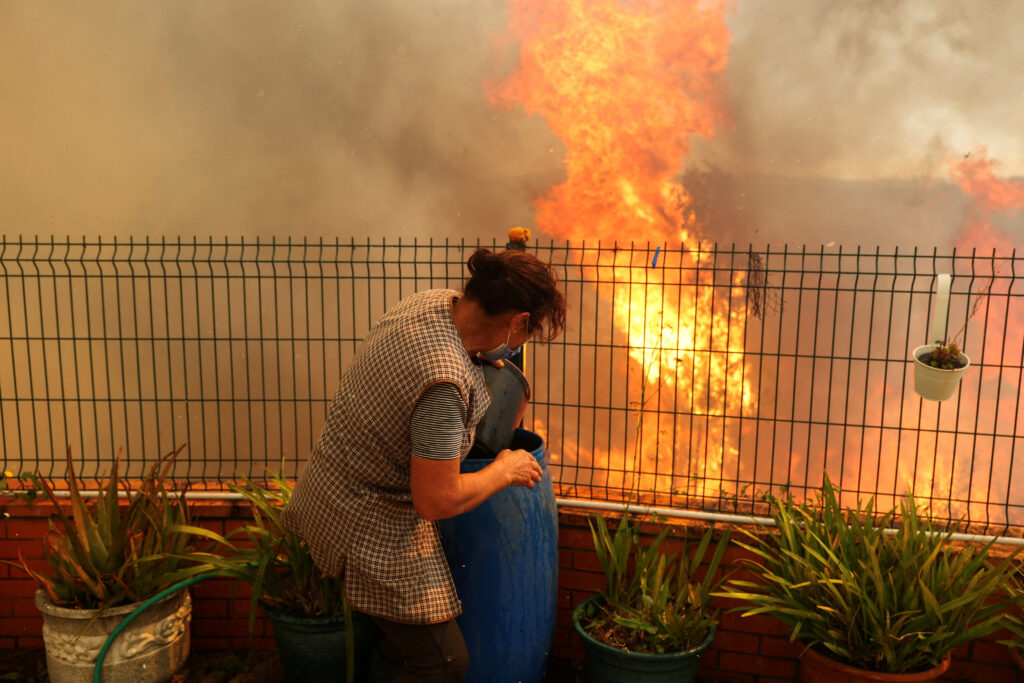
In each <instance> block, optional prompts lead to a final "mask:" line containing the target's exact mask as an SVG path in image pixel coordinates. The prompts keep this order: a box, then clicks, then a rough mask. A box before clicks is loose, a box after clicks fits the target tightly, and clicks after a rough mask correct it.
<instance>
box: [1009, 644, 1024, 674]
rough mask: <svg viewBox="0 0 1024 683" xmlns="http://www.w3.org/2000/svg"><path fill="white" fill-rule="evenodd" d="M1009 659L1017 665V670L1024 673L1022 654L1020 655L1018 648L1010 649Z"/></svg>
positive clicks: (1023, 656) (1023, 657) (1023, 654)
mask: <svg viewBox="0 0 1024 683" xmlns="http://www.w3.org/2000/svg"><path fill="white" fill-rule="evenodd" d="M1010 659H1012V660H1013V663H1014V664H1016V665H1017V668H1018V669H1019V670H1021V671H1024V653H1021V651H1020V648H1019V647H1011V648H1010Z"/></svg>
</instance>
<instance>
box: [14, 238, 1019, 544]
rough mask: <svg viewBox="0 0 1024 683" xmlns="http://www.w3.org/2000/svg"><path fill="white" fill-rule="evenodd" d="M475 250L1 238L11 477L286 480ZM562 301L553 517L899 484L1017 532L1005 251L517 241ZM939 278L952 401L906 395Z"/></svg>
mask: <svg viewBox="0 0 1024 683" xmlns="http://www.w3.org/2000/svg"><path fill="white" fill-rule="evenodd" d="M480 246H486V247H488V248H492V249H501V248H503V245H498V244H494V243H489V244H482V243H480V242H467V241H458V242H455V241H444V242H440V241H427V242H420V241H415V240H414V241H411V242H407V241H401V240H399V241H391V242H389V241H387V240H374V241H371V240H365V241H360V242H357V241H354V240H349V241H345V242H341V241H334V242H330V243H328V242H324V241H317V242H310V241H306V240H304V241H301V242H297V241H291V240H288V241H279V240H269V241H266V240H264V241H260V240H256V241H245V240H241V241H223V242H214V241H213V240H210V239H207V240H205V241H201V240H198V239H193V240H191V241H182V240H176V241H173V242H171V241H166V240H160V241H151V240H143V241H128V242H124V241H120V242H119V241H117V240H114V241H102V240H101V241H84V240H83V241H79V242H71V241H70V240H65V241H58V240H53V239H50V240H41V239H38V238H29V239H14V240H12V239H9V238H3V239H2V241H0V276H2V277H0V279H2V291H0V301H3V302H4V303H5V308H6V310H5V311H4V312H3V313H2V314H0V350H2V351H0V427H2V436H0V448H2V460H3V463H4V465H3V467H4V470H6V471H8V472H12V473H17V472H21V471H25V470H38V471H40V472H41V473H42V474H44V475H47V476H56V477H58V478H59V477H61V476H62V475H63V474H64V471H65V469H64V468H65V465H64V460H65V455H66V453H67V451H68V449H70V450H71V453H72V455H73V457H74V459H75V462H76V468H77V469H78V470H79V472H80V473H81V474H82V475H83V476H84V477H86V478H93V477H97V476H100V475H101V474H103V473H104V472H106V471H107V470H108V469H109V466H110V463H111V462H112V458H113V455H114V453H115V452H116V451H118V450H121V451H122V452H123V455H122V462H123V463H125V464H127V466H128V469H129V472H130V473H131V474H133V475H138V474H141V472H142V471H143V470H144V469H145V467H146V466H147V464H149V463H152V462H153V461H154V460H155V459H156V458H157V457H158V456H159V455H160V454H162V453H166V452H168V451H171V450H173V449H174V448H176V447H177V446H179V445H181V444H187V446H186V448H185V450H184V452H183V454H182V456H181V457H180V458H179V462H178V464H177V467H176V470H175V472H174V477H175V478H176V480H177V481H180V482H185V481H188V482H190V485H191V486H192V487H193V488H208V489H212V490H219V489H221V488H222V487H223V484H224V483H225V482H226V481H234V480H235V479H236V478H237V476H238V475H240V474H244V475H247V476H251V477H255V478H257V479H260V478H262V476H263V474H264V473H265V471H266V468H270V469H273V470H281V469H283V471H284V473H285V474H286V475H288V476H295V475H296V473H297V472H298V471H299V469H300V468H301V466H302V463H303V462H304V461H305V458H306V455H307V454H308V452H309V450H310V447H311V445H312V443H313V441H314V440H315V438H316V436H317V433H318V431H319V428H320V426H321V424H322V422H323V420H324V418H325V414H326V409H327V406H328V404H329V401H330V398H331V396H332V394H333V392H334V389H335V387H336V384H337V381H338V378H339V377H340V375H341V373H342V371H343V370H344V368H345V367H346V366H347V364H348V362H349V361H350V360H351V358H352V356H353V354H354V353H355V352H356V350H357V349H358V348H359V344H360V340H361V339H362V338H363V336H364V335H365V334H366V333H367V331H368V330H369V329H370V326H371V325H372V324H373V322H374V320H375V319H377V318H378V317H379V316H380V315H381V314H383V313H384V312H385V311H386V310H387V309H388V308H389V307H390V306H392V305H393V304H395V303H396V302H398V301H399V300H400V299H402V298H403V297H405V296H408V295H409V294H412V293H413V292H416V291H419V290H422V289H428V288H437V287H448V288H453V289H459V288H461V285H462V282H463V280H464V278H465V275H466V273H465V261H466V259H467V258H468V257H469V255H470V254H471V253H472V251H473V250H474V249H476V248H478V247H480ZM529 249H530V250H531V251H532V252H533V253H535V254H536V255H537V256H538V257H540V258H541V259H543V260H545V261H549V262H551V263H552V264H553V265H554V267H555V268H556V270H557V272H558V274H559V277H560V278H561V281H562V286H563V289H564V292H565V295H566V300H567V303H568V305H569V311H568V326H567V329H566V332H565V334H564V335H563V336H562V337H560V338H559V339H556V340H555V341H553V342H549V343H538V342H532V343H530V344H529V345H528V347H527V352H526V357H525V371H526V375H527V377H528V379H529V380H530V383H531V385H532V388H533V397H532V402H531V405H530V407H529V409H528V411H527V414H526V417H525V420H524V426H525V427H527V428H528V429H531V430H533V431H536V432H537V433H538V434H540V435H541V436H543V437H544V439H545V440H546V442H547V445H548V448H549V449H550V451H551V454H552V458H551V465H550V468H551V471H552V476H553V478H554V481H555V486H556V491H557V493H558V494H559V495H560V496H563V497H571V498H586V499H593V500H606V501H624V500H629V501H638V502H643V503H651V504H657V505H662V506H669V507H675V508H682V509H696V510H713V511H720V512H735V513H739V514H749V513H756V512H763V511H764V506H763V503H762V502H761V500H762V494H763V493H765V492H772V493H778V492H779V491H781V490H783V489H784V488H788V490H789V491H791V492H793V493H794V495H796V496H797V497H805V496H808V495H812V494H813V493H814V492H815V490H816V489H817V488H818V487H819V486H820V485H821V482H822V479H823V473H825V472H827V473H828V474H829V476H830V477H831V478H832V480H833V481H835V482H837V483H839V484H840V485H841V487H842V489H843V495H844V496H845V497H846V501H844V502H847V503H850V504H852V503H853V502H855V500H856V499H858V498H861V499H863V498H866V497H868V496H874V497H875V498H876V502H877V504H878V505H880V506H889V505H891V504H893V503H894V502H895V501H896V498H897V497H898V496H900V495H902V494H904V493H906V492H908V491H913V492H914V494H915V495H916V496H917V498H918V501H919V502H920V503H921V504H923V505H925V506H926V507H927V508H928V509H929V511H930V513H931V515H932V516H933V519H934V520H936V521H937V522H938V523H939V524H941V525H944V526H947V527H949V528H954V527H955V528H959V529H965V530H972V531H977V532H980V533H995V534H999V535H1013V536H1020V535H1022V532H1024V478H1022V477H1024V474H1022V473H1021V472H1020V469H1021V468H1014V462H1013V461H1014V455H1015V454H1016V452H1017V449H1018V448H1020V447H1022V446H1024V416H1022V411H1021V383H1022V381H1021V380H1022V373H1024V294H1022V292H1021V283H1020V280H1019V278H1018V275H1017V271H1018V270H1021V269H1022V266H1024V257H1022V256H1018V255H1017V253H1016V252H1013V253H1011V254H999V253H987V254H980V253H973V252H971V253H967V252H963V251H955V250H953V251H947V252H940V251H938V250H936V249H932V250H930V251H924V250H913V251H899V250H894V251H889V252H881V251H880V250H879V249H874V250H869V249H864V248H857V249H854V250H852V251H851V250H844V249H842V248H818V249H809V248H807V247H790V246H785V245H784V246H781V247H765V248H760V249H754V248H753V247H736V246H735V245H732V246H723V245H716V244H709V243H694V244H686V245H654V244H633V243H621V242H620V243H614V244H601V243H581V244H575V243H573V244H570V243H557V242H548V243H546V244H531V245H530V247H529ZM939 273H950V274H952V296H951V302H950V309H949V315H948V321H947V325H946V336H947V337H948V338H949V339H953V338H956V339H957V340H958V341H960V342H961V343H962V345H963V348H964V350H965V352H966V353H967V355H968V356H970V358H971V366H970V368H969V369H968V372H967V373H966V375H965V377H964V379H963V381H962V383H961V386H960V388H959V390H958V391H957V393H956V394H955V395H954V397H953V398H952V399H951V400H949V401H945V402H941V403H937V402H933V401H925V400H922V399H921V398H920V397H918V396H917V395H916V394H915V392H914V388H913V383H914V379H913V363H912V360H911V358H910V353H911V350H912V349H914V348H915V347H917V346H920V345H923V344H925V343H927V342H928V341H930V340H928V339H927V336H928V326H929V323H930V320H931V315H932V308H933V306H934V304H935V301H934V300H935V297H934V296H933V291H934V289H935V284H936V276H937V274H939Z"/></svg>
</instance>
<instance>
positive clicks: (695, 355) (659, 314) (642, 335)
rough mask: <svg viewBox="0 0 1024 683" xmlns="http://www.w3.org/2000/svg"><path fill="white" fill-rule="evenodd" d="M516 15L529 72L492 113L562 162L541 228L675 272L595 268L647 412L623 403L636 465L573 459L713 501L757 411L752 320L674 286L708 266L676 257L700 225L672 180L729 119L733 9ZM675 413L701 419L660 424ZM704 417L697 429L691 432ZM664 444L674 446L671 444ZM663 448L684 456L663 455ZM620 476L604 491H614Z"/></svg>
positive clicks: (522, 69)
mask: <svg viewBox="0 0 1024 683" xmlns="http://www.w3.org/2000/svg"><path fill="white" fill-rule="evenodd" d="M511 6H512V16H511V19H510V23H509V26H510V31H511V33H512V35H513V37H514V38H515V39H517V40H518V41H519V43H520V45H521V47H520V62H521V63H520V66H519V68H518V70H517V71H516V72H515V73H514V74H512V75H511V76H510V77H509V78H508V79H507V80H505V81H504V82H502V83H500V84H498V85H496V86H495V87H494V88H492V91H491V95H492V98H493V100H494V102H495V103H496V104H500V105H505V106H522V107H524V108H525V109H526V111H527V112H529V113H530V114H540V115H542V116H544V117H545V119H546V120H547V122H548V124H549V126H550V127H551V130H552V131H553V132H554V133H555V134H556V135H557V136H558V137H559V138H560V139H561V140H562V141H563V143H564V144H565V147H566V156H565V168H566V180H565V182H564V183H561V184H559V185H557V186H555V187H552V188H551V189H550V190H549V191H548V193H547V194H546V195H545V196H544V197H542V198H540V199H539V200H537V202H536V204H535V206H536V209H537V217H536V221H537V226H538V227H539V228H540V229H541V230H543V231H544V232H545V233H547V234H548V235H550V236H552V237H557V238H565V239H570V240H573V241H577V242H578V241H583V240H587V241H591V242H593V241H595V240H600V241H602V242H604V243H605V244H608V243H612V242H616V241H624V240H626V239H628V240H631V241H634V242H637V241H639V242H641V243H643V242H648V243H651V242H653V243H656V244H659V245H665V246H666V247H667V249H666V251H665V252H664V253H663V258H665V259H675V261H676V262H675V263H674V264H673V265H675V266H677V267H676V268H675V269H671V268H669V269H666V268H664V267H662V268H655V267H653V265H654V264H652V263H647V262H646V257H649V255H647V254H646V253H644V257H645V262H643V263H637V262H632V263H628V262H627V263H624V262H623V259H622V258H621V254H620V253H613V252H605V253H602V255H601V259H600V260H599V262H598V263H597V264H595V267H596V268H599V269H601V270H602V272H601V274H600V276H599V277H598V278H597V279H598V281H602V282H605V283H607V284H603V285H601V286H600V288H599V292H600V295H601V296H602V297H603V298H604V299H605V300H612V301H613V302H614V306H613V310H614V311H615V325H616V327H617V328H618V329H621V330H625V331H626V332H627V335H628V346H629V349H630V351H629V355H630V357H631V358H632V360H633V363H634V368H635V369H637V374H638V376H639V382H638V384H639V385H640V391H639V397H638V398H635V399H633V400H630V398H629V397H628V396H627V397H625V399H624V400H625V401H626V402H627V403H628V404H629V407H630V409H631V410H633V412H635V414H636V415H637V421H636V424H635V425H634V427H633V437H634V439H635V441H636V450H635V451H634V455H633V456H632V458H631V457H630V456H627V455H626V454H625V453H614V452H613V453H603V452H601V449H600V448H597V447H595V448H593V449H591V452H590V453H589V454H584V453H582V452H581V451H582V450H583V449H582V447H581V445H580V444H572V445H569V446H568V447H567V448H566V453H567V454H568V453H570V452H573V451H575V452H576V457H578V458H579V457H584V456H585V455H589V457H591V458H593V459H594V460H596V461H599V462H600V461H603V462H600V466H601V467H602V468H603V469H605V470H611V471H618V472H619V473H620V474H621V477H620V479H619V481H618V482H617V483H618V484H620V485H621V486H622V487H623V488H628V489H629V490H630V491H634V490H654V491H658V492H665V491H679V488H680V487H681V488H682V489H683V490H682V491H680V492H682V493H689V494H701V495H703V494H705V493H717V492H718V490H719V489H720V488H721V486H722V481H721V472H720V470H721V464H722V462H723V460H724V459H725V458H727V457H735V456H736V453H737V449H736V448H735V446H733V444H732V441H731V439H730V438H729V437H728V435H726V434H725V431H724V426H723V425H724V416H725V415H726V414H732V415H736V414H738V412H739V410H740V406H741V405H742V406H746V407H750V406H751V404H752V399H751V392H750V390H749V383H748V381H747V378H746V377H745V376H744V371H743V367H744V366H743V363H742V354H743V347H742V340H743V337H744V335H743V326H744V324H745V319H744V316H743V314H742V312H739V313H736V312H730V313H728V314H725V315H714V316H712V315H711V314H702V315H700V316H695V315H694V311H695V310H699V311H710V310H714V309H713V307H712V301H713V300H714V299H715V297H722V296H723V294H722V293H721V292H720V291H719V290H720V289H722V287H721V286H720V284H719V285H718V286H716V283H714V282H712V281H711V279H710V277H711V276H710V275H707V276H705V275H700V276H694V277H695V278H696V279H698V280H704V279H706V280H707V281H695V282H683V281H680V280H679V273H683V272H686V273H690V272H698V271H697V270H696V269H695V268H694V266H697V265H700V261H701V260H702V258H706V256H705V257H701V256H694V255H693V254H692V252H687V251H686V250H684V249H682V248H679V247H678V246H676V245H680V244H683V243H685V242H686V241H687V240H690V239H691V238H692V237H691V233H692V232H694V231H695V229H696V227H697V226H696V225H695V224H694V218H693V212H692V209H691V200H690V196H689V195H688V194H687V192H686V189H685V188H684V187H683V186H682V185H680V184H679V183H677V182H675V181H674V178H675V177H676V176H677V175H678V173H679V171H680V170H681V167H682V161H683V159H684V158H685V157H686V156H687V155H688V154H689V152H690V138H691V136H692V135H695V134H698V135H703V136H707V137H710V136H711V135H713V133H714V131H715V127H716V125H717V124H718V123H719V122H721V121H722V120H723V119H724V116H723V114H722V111H721V109H722V108H721V106H720V104H719V100H720V93H719V82H718V74H719V73H720V72H721V70H722V69H723V68H724V66H725V63H726V56H727V51H728V45H729V39H730V34H729V31H728V29H727V27H726V24H725V16H724V15H725V10H726V4H725V3H723V2H705V1H698V0H674V1H672V2H666V1H664V0H635V1H632V2H628V3H627V2H620V1H619V0H512V2H511ZM630 253H634V252H630ZM683 264H688V265H689V267H688V268H682V267H680V266H682V265H683ZM663 265H664V264H663ZM666 273H669V274H670V275H667V276H666V275H665V274H666ZM730 284H731V286H732V287H735V286H737V285H740V284H742V283H740V282H733V283H730ZM725 289H726V290H729V289H730V287H726V288H725ZM729 294H730V293H728V292H727V293H726V294H725V296H728V295H729ZM719 308H723V307H719ZM724 308H725V310H731V309H729V308H728V307H724ZM630 312H634V316H632V317H631V315H630ZM635 312H642V314H641V315H639V316H637V315H635ZM726 387H729V389H728V390H727V389H726ZM664 388H669V389H672V391H662V390H663V389H664ZM730 392H731V393H730ZM680 396H682V399H680ZM652 402H653V403H652ZM652 406H655V407H656V408H657V409H654V408H652ZM668 408H670V409H671V412H672V413H688V414H689V415H690V416H691V418H690V419H689V420H688V421H686V422H683V421H681V420H677V419H671V420H668V424H666V422H665V421H664V420H665V418H664V415H663V413H664V412H666V410H667V409H668ZM694 415H696V416H700V417H701V419H702V422H700V424H699V426H698V427H697V428H695V427H694V420H693V419H692V416H694ZM542 428H543V427H542ZM669 430H671V438H663V437H665V435H666V432H668V431H669ZM679 444H683V445H681V446H680V445H679ZM666 449H673V450H674V451H675V452H660V451H665V450H666ZM666 462H667V463H671V465H670V466H667V465H666ZM612 476H613V475H611V474H610V475H609V477H610V479H609V482H607V484H606V485H608V486H615V485H616V483H613V482H612V481H611V477H612ZM677 485H678V487H677Z"/></svg>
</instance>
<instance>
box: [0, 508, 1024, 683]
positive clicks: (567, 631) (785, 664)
mask: <svg viewBox="0 0 1024 683" xmlns="http://www.w3.org/2000/svg"><path fill="white" fill-rule="evenodd" d="M193 509H194V513H195V517H196V520H195V521H196V522H197V523H198V524H200V525H201V526H204V527H206V528H209V529H212V530H214V531H217V532H218V533H225V532H227V531H230V530H231V529H232V528H234V527H235V526H237V525H239V524H242V523H244V522H245V521H246V519H247V514H248V508H247V506H244V505H240V504H235V503H230V502H197V503H195V504H194V505H193ZM0 512H2V520H0V559H7V560H14V561H17V559H18V553H19V552H20V553H21V554H22V555H23V556H24V557H25V558H26V559H27V560H28V561H29V562H30V563H32V564H34V565H37V566H42V567H45V562H44V561H43V560H42V559H41V558H42V554H41V545H40V542H39V539H40V538H41V537H42V536H43V534H44V533H45V532H46V530H47V528H48V525H47V521H46V506H45V505H37V506H26V505H24V504H22V503H9V504H7V505H6V507H4V504H3V503H2V502H0ZM587 519H588V515H587V514H586V513H582V512H579V511H572V510H566V509H563V510H561V512H560V514H559V580H558V585H559V590H558V615H557V629H556V633H555V641H554V648H553V655H554V656H555V657H559V658H569V659H581V658H582V657H583V649H582V644H581V643H580V640H579V637H578V636H577V635H576V633H575V631H573V628H572V609H573V607H574V606H575V605H577V604H579V603H580V602H582V601H583V600H584V599H585V598H588V597H590V596H591V595H593V594H594V593H596V592H597V591H598V590H599V589H600V587H601V582H602V581H603V575H602V574H601V572H600V567H599V565H598V562H597V556H596V554H595V553H594V550H593V544H592V541H591V537H590V530H589V528H588V527H587ZM688 529H689V530H690V531H693V525H686V524H681V523H680V524H673V528H672V534H671V535H670V544H671V543H678V539H679V538H682V537H683V536H684V535H685V534H687V533H688ZM645 530H646V531H650V532H654V531H655V527H654V526H650V527H648V528H645ZM700 533H702V531H701V530H699V529H698V531H697V534H698V535H699V534H700ZM744 554H745V551H743V550H742V549H740V548H736V547H734V548H732V549H730V551H729V553H728V554H727V556H726V562H727V564H728V565H729V566H730V567H736V566H738V565H739V563H740V560H741V559H742V557H743V556H744ZM35 589H36V585H35V583H34V582H33V581H32V580H31V579H29V578H26V577H25V575H24V574H23V573H22V572H20V571H18V570H17V569H13V568H11V567H8V566H7V565H4V564H0V649H12V648H18V649H21V648H37V647H42V638H41V629H42V618H41V617H40V616H39V613H38V612H37V611H36V608H35V605H34V604H33V598H32V596H33V594H34V592H35ZM192 594H193V618H192V643H193V647H194V648H196V649H222V648H236V649H240V648H265V647H274V640H273V632H272V630H271V627H270V624H269V622H267V621H266V619H264V618H263V616H262V615H259V616H258V617H257V619H256V630H255V634H254V636H253V638H252V639H250V638H249V635H248V633H249V631H248V618H249V599H250V596H251V593H250V592H249V591H248V589H247V588H246V586H244V585H241V584H236V583H234V582H231V581H224V580H210V581H203V582H200V583H198V584H196V585H194V586H193V587H192ZM731 606H732V605H729V604H727V603H726V602H725V601H722V602H721V604H720V605H719V607H720V608H721V615H720V616H721V623H720V625H719V629H718V635H717V636H716V638H715V640H714V642H713V643H712V645H711V647H710V648H709V649H708V650H707V651H706V652H705V653H704V656H703V657H702V659H701V666H700V677H701V679H702V680H709V681H711V680H713V681H735V682H749V683H779V682H781V681H792V680H795V678H796V671H797V658H798V657H799V653H800V649H799V646H797V645H795V644H793V643H790V642H789V640H788V632H787V631H786V629H785V627H783V626H782V625H781V624H780V623H779V622H777V621H775V620H774V619H772V618H771V617H767V616H756V617H749V618H743V617H740V616H739V614H737V613H732V612H728V611H727V609H728V608H729V607H731ZM1017 677H1018V671H1017V669H1016V667H1015V665H1014V663H1013V661H1012V660H1011V658H1010V655H1009V652H1008V651H1007V649H1006V648H1005V647H1003V646H1002V645H999V644H998V643H996V642H995V639H988V640H983V641H976V642H973V643H969V644H967V645H964V646H962V647H961V648H959V649H958V650H957V652H956V653H954V659H953V665H952V666H951V667H950V670H949V672H948V673H947V674H946V676H945V677H944V678H943V679H942V680H944V681H971V682H974V683H1002V682H1005V683H1010V682H1012V681H1017V680H1018V678H1017Z"/></svg>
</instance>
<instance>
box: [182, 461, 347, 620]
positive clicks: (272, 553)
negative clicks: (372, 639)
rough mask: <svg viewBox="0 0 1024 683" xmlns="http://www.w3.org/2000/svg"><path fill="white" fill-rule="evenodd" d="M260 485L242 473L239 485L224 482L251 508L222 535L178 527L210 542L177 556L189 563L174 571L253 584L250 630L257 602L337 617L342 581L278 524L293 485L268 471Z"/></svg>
mask: <svg viewBox="0 0 1024 683" xmlns="http://www.w3.org/2000/svg"><path fill="white" fill-rule="evenodd" d="M267 479H268V482H270V485H269V486H266V487H263V486H260V485H259V484H257V483H256V482H254V481H252V480H251V479H249V478H248V477H245V476H243V477H242V481H243V485H238V484H228V488H230V489H231V490H232V491H234V492H235V493H238V494H240V495H242V496H243V497H244V498H245V500H246V501H248V503H249V506H250V508H251V510H252V515H253V523H252V524H245V525H243V526H241V527H238V528H237V529H234V530H233V531H232V532H231V533H229V534H228V535H227V536H221V535H219V534H217V533H215V532H212V531H209V530H207V529H201V528H197V527H188V528H185V529H183V531H187V532H189V533H191V534H193V535H196V536H203V537H205V538H207V539H209V540H212V541H214V543H215V545H214V546H213V547H211V548H207V549H204V550H203V551H196V552H191V553H189V554H187V555H184V556H182V559H185V560H188V562H189V563H190V566H189V567H188V568H185V569H183V570H182V571H181V572H179V574H178V578H180V579H185V578H189V577H191V576H194V575H196V574H216V575H218V576H222V577H228V578H233V579H237V580H239V581H242V582H244V583H246V584H248V585H249V586H251V587H252V589H253V590H252V593H253V595H252V609H251V610H250V616H249V626H250V629H251V628H252V627H253V625H254V623H255V615H256V608H257V606H258V604H259V602H263V603H264V604H266V605H268V606H270V607H272V608H273V609H275V610H277V611H279V612H283V613H285V614H294V615H301V616H309V617H313V616H341V615H343V614H345V610H346V607H347V605H346V603H345V597H344V594H343V592H342V587H343V585H344V582H343V580H342V579H341V578H333V577H330V576H328V575H326V574H325V573H324V572H322V571H320V570H319V569H317V567H316V565H315V564H314V563H313V556H312V554H311V553H310V549H309V546H308V545H307V544H306V542H305V541H304V540H303V539H302V538H301V537H299V536H297V535H295V534H293V533H291V532H290V531H288V530H287V529H285V528H284V526H283V525H282V524H281V511H282V510H283V509H284V506H285V505H287V504H288V501H289V499H290V498H291V495H292V485H291V484H290V483H289V482H288V481H287V480H286V479H285V478H284V477H283V476H281V474H279V473H275V472H268V473H267Z"/></svg>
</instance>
